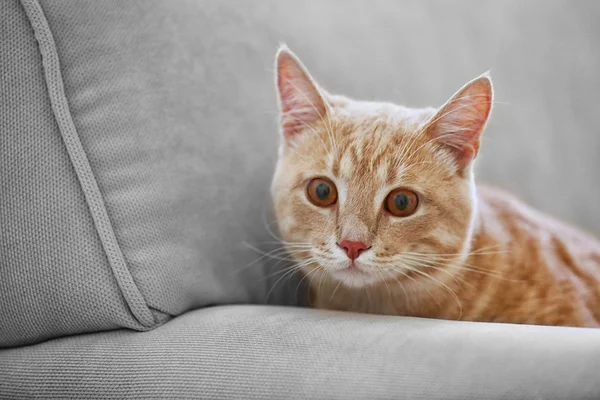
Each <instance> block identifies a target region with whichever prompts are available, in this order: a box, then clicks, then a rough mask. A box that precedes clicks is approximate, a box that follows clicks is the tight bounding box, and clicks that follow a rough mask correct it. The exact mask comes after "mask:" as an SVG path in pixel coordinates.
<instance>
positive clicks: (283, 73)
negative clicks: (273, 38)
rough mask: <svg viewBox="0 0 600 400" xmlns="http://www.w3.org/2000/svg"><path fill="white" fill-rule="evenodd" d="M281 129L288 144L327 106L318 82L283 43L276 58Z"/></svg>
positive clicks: (306, 129) (317, 118) (322, 115)
mask: <svg viewBox="0 0 600 400" xmlns="http://www.w3.org/2000/svg"><path fill="white" fill-rule="evenodd" d="M275 59H276V60H275V69H276V71H277V72H276V82H275V84H276V86H277V95H278V100H279V111H280V123H281V132H282V134H283V137H284V139H285V141H286V143H288V144H292V145H293V143H294V141H295V139H296V137H297V136H298V135H299V134H300V133H303V132H305V131H310V130H311V125H312V124H313V123H315V122H317V121H321V120H323V119H324V118H325V114H326V113H327V107H326V105H325V101H324V100H323V96H322V94H321V91H320V90H319V87H318V85H317V84H316V82H315V81H314V80H313V79H312V77H311V76H310V74H309V73H308V71H307V70H306V68H305V67H304V65H302V62H300V60H299V59H298V57H296V55H295V54H294V53H292V52H291V50H290V49H288V48H287V46H285V45H282V46H281V47H280V48H279V50H278V51H277V56H276V58H275Z"/></svg>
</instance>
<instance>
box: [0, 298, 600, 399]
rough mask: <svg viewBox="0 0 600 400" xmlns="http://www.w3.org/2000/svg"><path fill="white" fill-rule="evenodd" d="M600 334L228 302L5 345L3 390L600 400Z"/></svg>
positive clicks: (14, 393)
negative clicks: (141, 326) (147, 325)
mask: <svg viewBox="0 0 600 400" xmlns="http://www.w3.org/2000/svg"><path fill="white" fill-rule="evenodd" d="M598 371H600V331H598V330H593V329H580V328H555V327H542V326H525V325H507V324H486V323H470V322H456V321H440V320H427V319H419V318H400V317H387V316H374V315H362V314H350V313H342V312H324V311H320V310H310V309H305V308H292V307H277V306H253V305H237V306H219V307H211V308H204V309H201V310H197V311H191V312H188V313H186V314H184V315H182V316H180V317H177V318H175V319H173V320H171V321H169V322H167V323H166V324H164V325H162V326H161V327H159V328H157V329H155V330H152V331H149V332H134V331H129V330H121V331H112V332H102V333H93V334H87V335H78V336H72V337H65V338H61V339H55V340H51V341H47V342H43V343H40V344H37V345H34V346H27V347H20V348H13V349H7V350H2V351H0V394H1V395H0V396H2V398H7V399H8V398H32V397H37V396H40V395H41V394H43V397H44V398H46V399H58V398H60V399H65V398H103V399H125V398H127V399H155V398H156V399H159V398H167V397H168V398H210V399H216V398H240V399H267V398H272V399H283V398H285V399H290V398H302V399H392V398H393V399H415V398H422V399H431V400H433V399H481V400H483V399H506V398H515V399H516V398H518V399H572V400H575V399H597V398H598V393H600V377H599V374H598Z"/></svg>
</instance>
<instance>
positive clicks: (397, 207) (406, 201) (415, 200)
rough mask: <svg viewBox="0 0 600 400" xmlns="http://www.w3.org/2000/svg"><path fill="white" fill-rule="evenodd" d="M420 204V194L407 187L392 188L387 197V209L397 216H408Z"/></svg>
mask: <svg viewBox="0 0 600 400" xmlns="http://www.w3.org/2000/svg"><path fill="white" fill-rule="evenodd" d="M418 206H419V196H417V194H416V193H415V192H413V191H410V190H407V189H396V190H392V192H391V193H390V194H388V196H387V197H386V199H385V210H386V211H387V212H389V213H390V214H392V215H393V216H395V217H408V216H409V215H412V214H414V212H415V211H417V207H418Z"/></svg>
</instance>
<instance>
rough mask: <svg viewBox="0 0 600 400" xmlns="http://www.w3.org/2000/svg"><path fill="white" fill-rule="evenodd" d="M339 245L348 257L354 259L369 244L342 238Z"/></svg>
mask: <svg viewBox="0 0 600 400" xmlns="http://www.w3.org/2000/svg"><path fill="white" fill-rule="evenodd" d="M339 246H340V247H341V248H342V249H344V250H345V251H346V254H348V257H349V258H350V259H351V260H352V261H354V260H356V259H357V258H358V256H360V253H362V252H363V251H365V250H367V249H368V248H369V246H367V245H366V244H364V243H363V242H355V241H353V240H342V241H341V242H340V244H339Z"/></svg>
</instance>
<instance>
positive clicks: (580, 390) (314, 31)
mask: <svg viewBox="0 0 600 400" xmlns="http://www.w3.org/2000/svg"><path fill="white" fill-rule="evenodd" d="M598 16H600V7H599V6H598V3H597V2H593V1H589V2H584V1H578V2H569V1H562V2H561V1H553V2H546V1H541V0H540V1H537V2H535V1H528V2H523V1H520V0H519V1H516V0H515V1H504V2H491V1H490V2H487V1H462V2H443V3H442V2H433V1H431V2H429V1H416V0H415V1H406V2H391V1H341V0H340V1H316V0H314V1H307V2H298V1H276V0H269V1H260V2H258V1H256V2H246V1H241V0H240V1H229V0H227V1H216V0H214V1H201V0H196V1H191V0H189V1H185V0H177V1H175V0H169V1H166V0H163V1H158V0H126V1H122V0H102V1H100V0H77V1H75V0H63V1H57V0H2V1H1V2H0V22H1V24H2V25H1V28H2V29H1V31H0V57H1V58H0V72H1V75H0V398H2V399H20V398H111V399H123V398H136V399H150V398H244V399H264V398H313V399H330V398H331V399H333V398H339V399H349V398H356V399H366V398H369V399H375V398H380V399H391V398H395V399H467V398H469V399H506V398H515V399H534V398H535V399H598V398H600V373H599V372H598V371H600V333H598V331H597V330H591V329H574V328H557V327H536V326H519V325H504V324H483V323H468V322H457V321H436V320H426V319H415V318H402V317H384V316H374V315H359V314H350V313H335V312H325V311H319V310H309V309H306V308H303V307H301V306H302V304H303V293H305V287H304V286H303V285H302V284H300V282H298V279H297V278H295V277H293V278H291V279H280V277H281V276H282V274H281V270H282V268H283V267H284V264H285V261H284V260H281V259H272V258H270V257H264V256H263V254H264V253H267V252H270V251H275V252H274V253H272V254H274V255H277V254H279V253H278V252H277V244H275V243H273V242H274V241H275V240H274V238H273V237H272V234H273V233H272V232H271V229H270V227H271V226H272V222H273V217H272V215H271V214H270V204H269V193H268V188H269V181H270V177H271V173H272V168H273V165H274V158H275V155H276V147H277V140H278V136H277V125H276V122H277V118H276V103H275V95H274V91H273V87H272V84H273V76H272V74H273V66H272V62H273V56H274V52H275V49H276V46H277V43H278V42H280V41H286V42H287V43H288V44H289V45H290V47H291V48H292V49H294V50H295V51H296V52H297V53H298V54H299V55H300V56H301V57H302V58H303V60H304V61H305V62H306V64H307V66H308V67H309V68H310V69H311V71H312V72H313V73H314V74H315V76H316V78H317V79H319V81H320V82H322V83H323V84H324V85H325V86H326V87H327V88H328V89H329V90H330V91H332V92H342V93H345V94H347V95H350V96H354V97H361V98H377V99H385V100H391V101H398V102H402V103H404V104H409V105H415V106H424V105H429V104H440V103H441V102H442V101H443V100H444V99H445V98H447V97H448V96H449V95H450V94H452V93H453V91H454V90H455V89H456V88H458V87H460V86H461V84H462V83H464V82H466V81H467V80H468V79H470V78H472V77H474V76H477V75H478V74H480V73H481V72H483V71H485V70H487V69H489V68H491V69H492V74H493V76H494V79H495V83H496V92H497V100H498V105H497V106H496V109H495V111H494V115H493V117H492V122H491V124H490V126H489V128H488V131H487V132H486V135H485V139H484V141H483V147H482V155H481V159H480V160H479V161H478V172H479V177H480V178H481V179H482V180H486V181H490V182H492V183H494V184H497V185H499V186H502V187H505V188H507V189H509V190H512V191H514V192H516V193H518V194H519V195H520V196H521V197H523V198H524V199H525V200H527V201H528V202H529V203H532V204H533V205H535V206H537V207H538V208H540V209H542V210H544V211H548V212H551V213H553V214H555V215H558V216H560V217H561V218H563V219H566V220H568V221H570V222H573V223H576V224H579V225H581V226H583V227H584V228H585V229H588V230H590V231H592V232H595V233H597V234H598V233H600V203H598V201H597V199H598V198H600V182H599V181H598V175H597V174H598V171H599V170H600V161H599V159H598V157H597V154H598V150H600V135H597V132H596V130H597V126H599V125H600V114H599V113H597V112H596V108H597V99H596V97H597V96H596V94H597V93H599V92H600V78H599V75H598V73H597V70H598V65H600V51H599V50H598V48H597V38H598V37H599V35H598V34H599V33H600V32H599V28H598V25H597V24H596V23H595V21H596V19H597V17H598ZM557 27H560V29H557ZM557 192H558V193H559V194H560V196H557ZM279 258H282V257H279Z"/></svg>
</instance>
